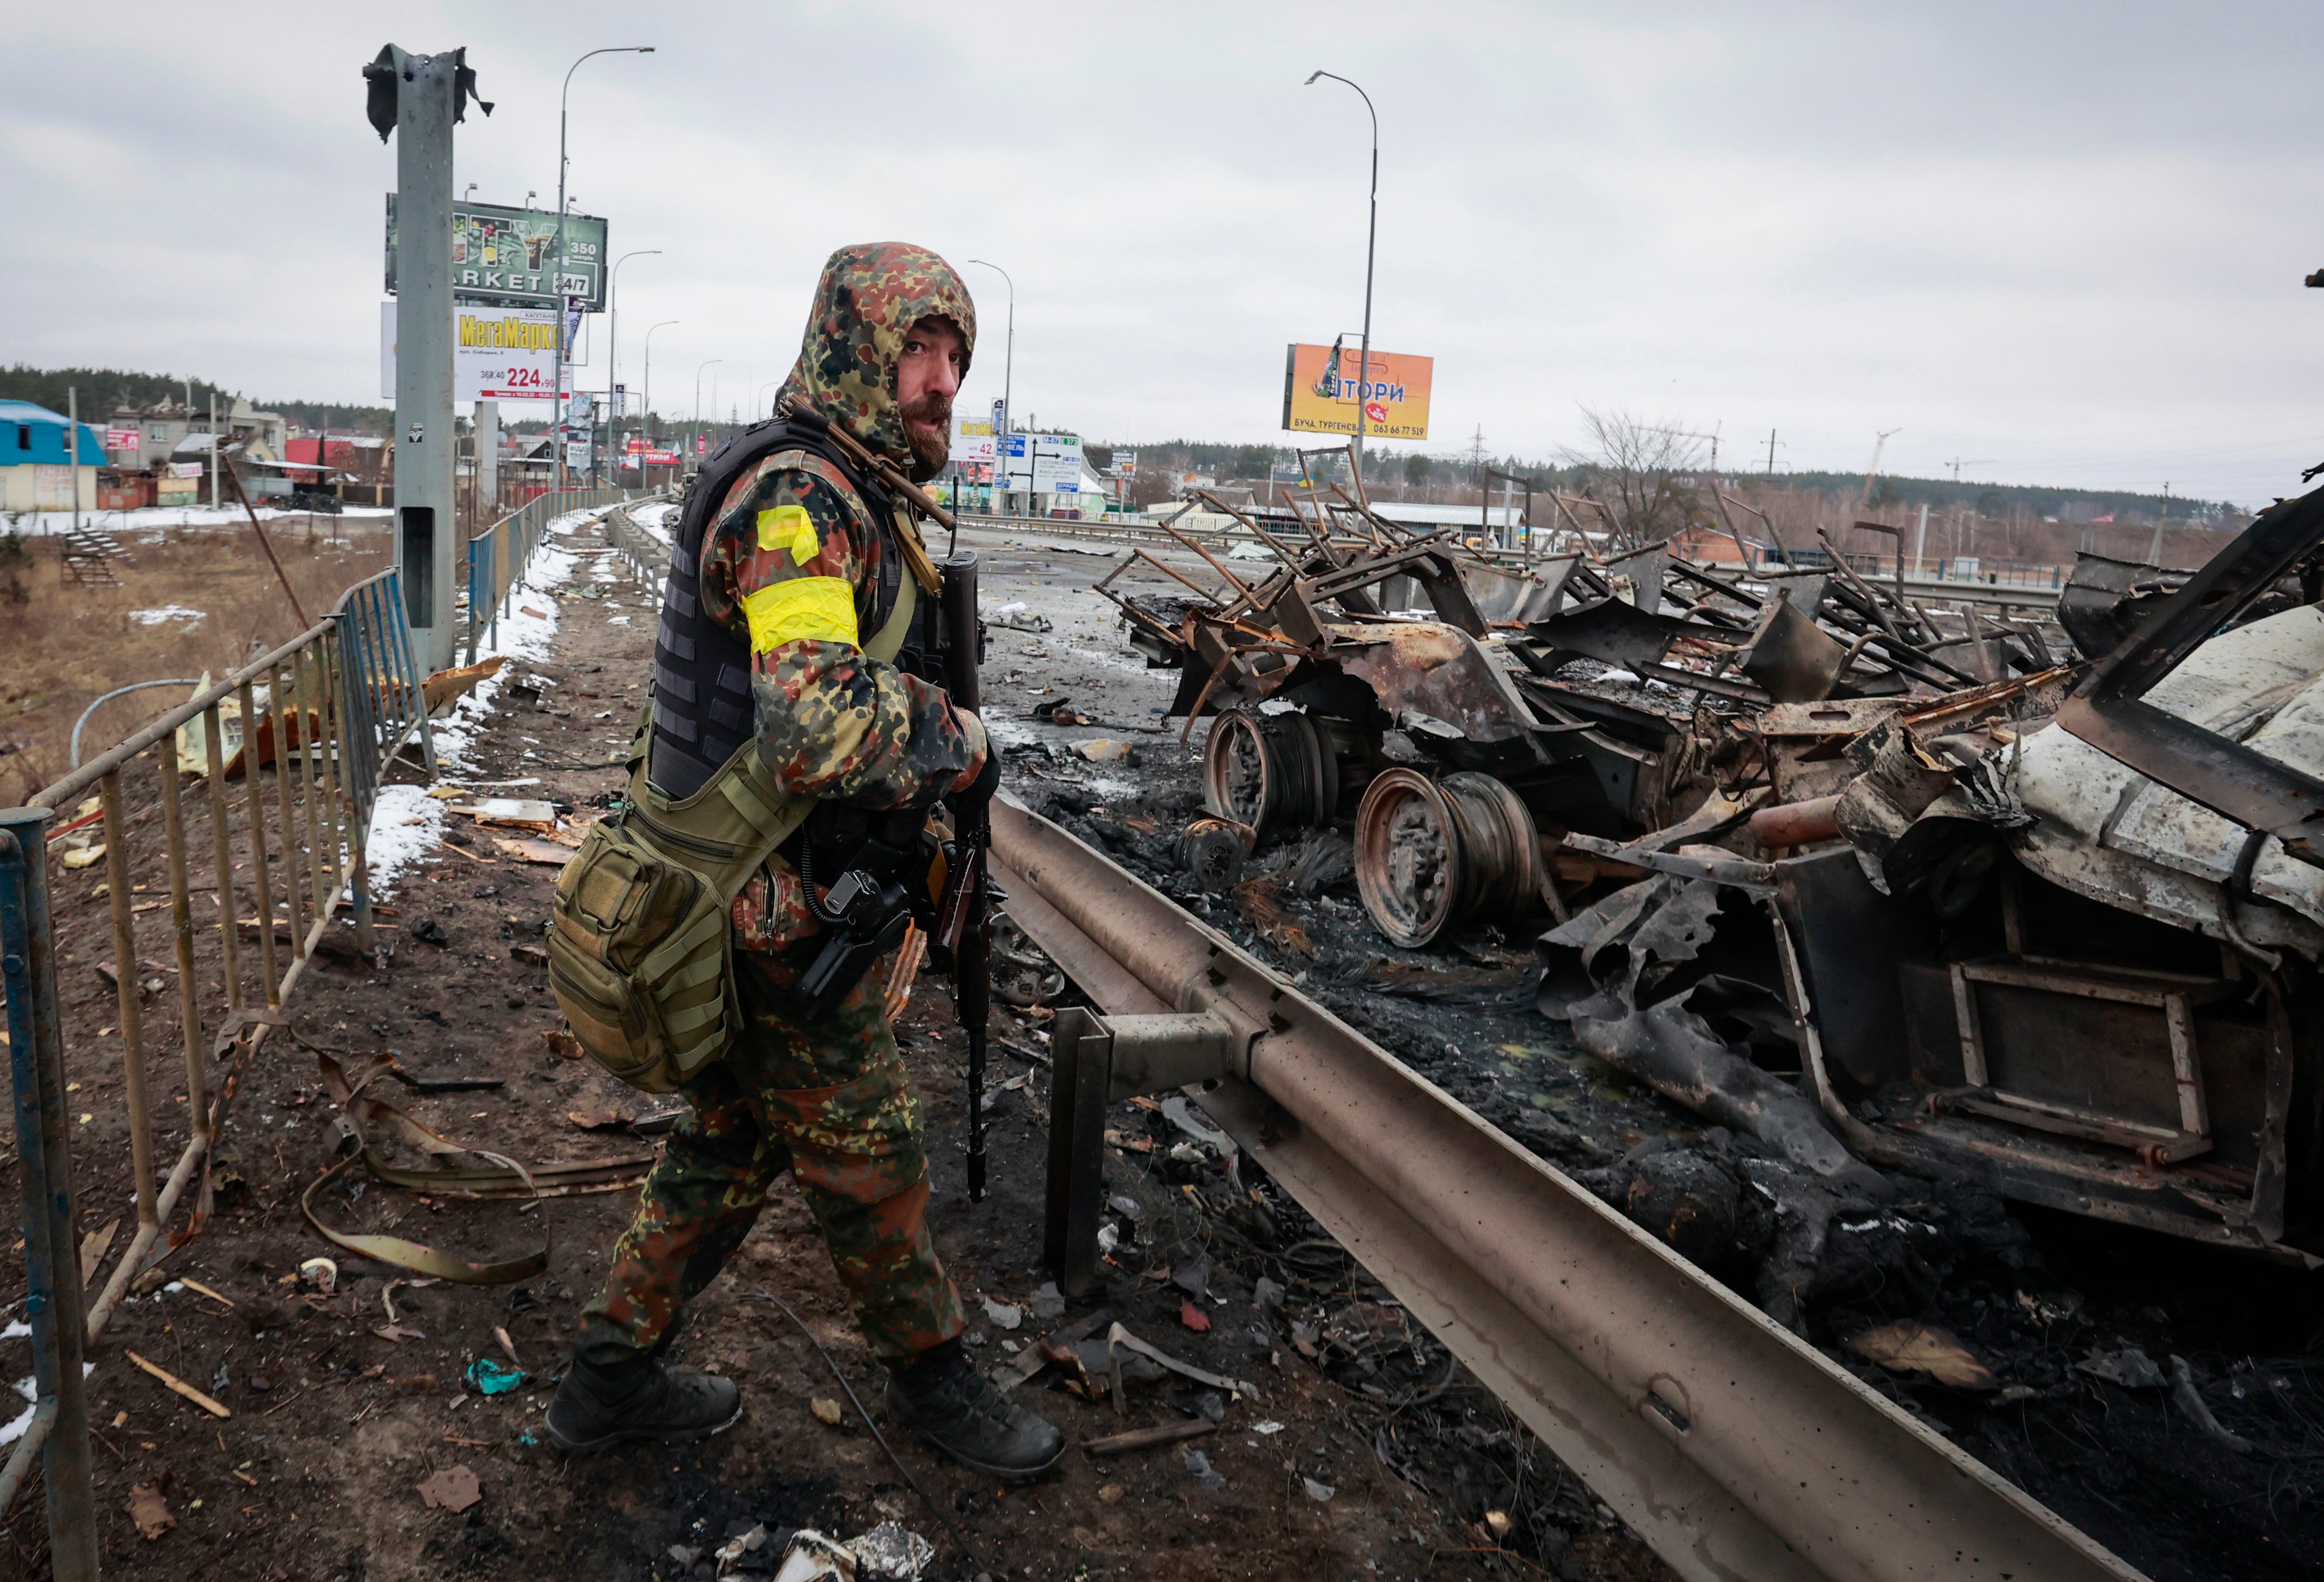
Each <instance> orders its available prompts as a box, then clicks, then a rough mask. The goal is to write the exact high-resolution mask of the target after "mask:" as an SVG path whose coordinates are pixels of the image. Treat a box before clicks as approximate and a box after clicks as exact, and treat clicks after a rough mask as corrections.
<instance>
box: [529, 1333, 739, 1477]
mask: <svg viewBox="0 0 2324 1582" xmlns="http://www.w3.org/2000/svg"><path fill="white" fill-rule="evenodd" d="M741 1417H742V1391H741V1390H739V1389H737V1388H735V1385H734V1382H733V1380H731V1379H722V1378H719V1377H718V1376H717V1375H716V1374H697V1373H696V1372H694V1371H693V1370H692V1369H690V1368H689V1369H686V1370H684V1371H681V1372H676V1373H673V1372H671V1371H669V1369H666V1368H664V1367H663V1366H662V1365H661V1362H660V1360H659V1358H658V1357H654V1356H639V1357H636V1358H634V1359H632V1360H628V1361H623V1362H621V1363H617V1364H615V1365H612V1366H610V1367H608V1366H600V1365H594V1364H591V1363H587V1362H585V1361H583V1360H582V1359H581V1358H580V1357H578V1356H576V1357H575V1358H574V1359H573V1365H572V1366H571V1367H569V1368H567V1370H566V1373H565V1379H564V1382H563V1383H559V1384H558V1386H557V1398H556V1399H555V1400H553V1401H551V1402H549V1412H548V1415H547V1416H546V1417H544V1418H543V1419H542V1420H541V1428H542V1429H543V1430H544V1431H545V1432H546V1433H547V1434H548V1435H549V1443H550V1444H552V1445H554V1446H556V1447H557V1448H558V1449H560V1450H562V1451H564V1452H565V1453H566V1454H567V1455H568V1456H594V1455H595V1454H596V1453H597V1452H598V1451H600V1450H610V1449H612V1448H613V1447H614V1446H616V1445H620V1444H624V1443H627V1442H628V1441H629V1440H632V1439H661V1440H665V1441H669V1442H673V1443H676V1442H683V1441H686V1440H689V1439H708V1438H710V1436H711V1435H713V1434H719V1433H724V1432H725V1431H726V1430H727V1429H731V1428H733V1426H734V1424H735V1421H736V1420H738V1419H740V1418H741Z"/></svg>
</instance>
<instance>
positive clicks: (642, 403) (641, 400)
mask: <svg viewBox="0 0 2324 1582" xmlns="http://www.w3.org/2000/svg"><path fill="white" fill-rule="evenodd" d="M677 322H678V320H677V319H663V320H662V321H661V322H660V323H659V324H656V325H651V326H650V327H648V328H647V330H646V383H645V389H644V391H643V393H641V394H640V396H639V397H638V421H639V423H640V425H641V427H643V428H644V429H645V430H646V444H647V446H648V448H649V449H650V448H651V446H652V445H653V337H654V331H655V330H657V329H668V328H669V327H670V326H671V325H673V324H675V323H677ZM645 481H646V468H645V464H644V463H642V462H641V463H639V464H638V482H640V483H641V484H642V483H644V482H645Z"/></svg>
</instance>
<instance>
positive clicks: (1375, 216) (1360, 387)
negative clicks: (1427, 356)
mask: <svg viewBox="0 0 2324 1582" xmlns="http://www.w3.org/2000/svg"><path fill="white" fill-rule="evenodd" d="M1318 77H1328V78H1330V79H1332V80H1333V82H1346V83H1347V84H1348V86H1349V87H1350V88H1355V90H1356V94H1357V97H1360V98H1361V99H1362V100H1363V101H1364V110H1365V113H1366V114H1368V115H1369V116H1371V118H1372V199H1371V201H1372V217H1371V225H1370V227H1369V228H1368V229H1367V230H1366V231H1365V233H1364V338H1363V347H1362V350H1360V351H1359V352H1358V353H1357V354H1356V465H1357V467H1359V468H1360V467H1362V466H1363V461H1364V416H1365V413H1364V407H1365V404H1366V402H1368V400H1369V397H1370V394H1371V383H1372V249H1373V245H1374V244H1375V243H1376V242H1378V241H1379V111H1378V110H1375V109H1373V108H1372V96H1371V95H1369V94H1368V93H1366V92H1364V90H1363V89H1362V88H1359V87H1357V85H1356V84H1354V83H1352V82H1349V81H1348V79H1346V78H1344V77H1342V76H1341V75H1340V74H1339V73H1338V72H1336V71H1317V72H1315V73H1314V75H1312V76H1310V77H1309V78H1308V79H1307V80H1306V82H1305V84H1304V85H1303V86H1305V87H1307V88H1313V87H1314V86H1315V79H1316V78H1318ZM1357 486H1358V487H1359V488H1360V487H1361V486H1362V479H1361V477H1360V476H1359V477H1358V479H1357Z"/></svg>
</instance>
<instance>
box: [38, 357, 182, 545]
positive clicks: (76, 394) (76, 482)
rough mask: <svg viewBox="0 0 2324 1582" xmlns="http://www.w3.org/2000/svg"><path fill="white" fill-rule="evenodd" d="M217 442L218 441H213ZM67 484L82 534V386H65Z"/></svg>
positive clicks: (74, 519) (75, 527)
mask: <svg viewBox="0 0 2324 1582" xmlns="http://www.w3.org/2000/svg"><path fill="white" fill-rule="evenodd" d="M212 443H216V441H215V440H214V441H212ZM65 471H66V473H67V474H68V475H69V476H68V481H67V485H66V486H67V487H68V488H69V489H70V490H71V491H72V530H73V536H74V537H75V538H78V537H79V536H80V386H78V384H68V385H66V386H65Z"/></svg>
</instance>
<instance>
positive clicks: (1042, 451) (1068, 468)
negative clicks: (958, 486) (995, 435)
mask: <svg viewBox="0 0 2324 1582" xmlns="http://www.w3.org/2000/svg"><path fill="white" fill-rule="evenodd" d="M992 482H993V486H995V487H997V488H1001V489H1007V490H1011V491H1013V492H1016V493H1019V494H1035V495H1078V494H1080V493H1081V491H1082V442H1081V437H1080V436H1079V435H1077V434H1006V435H1003V436H1001V447H1000V458H999V460H998V462H997V464H996V465H995V467H994V470H993V475H992Z"/></svg>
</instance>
